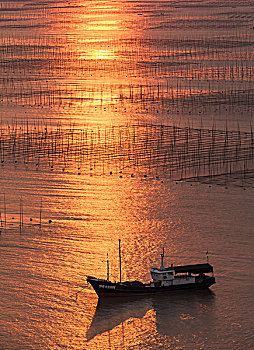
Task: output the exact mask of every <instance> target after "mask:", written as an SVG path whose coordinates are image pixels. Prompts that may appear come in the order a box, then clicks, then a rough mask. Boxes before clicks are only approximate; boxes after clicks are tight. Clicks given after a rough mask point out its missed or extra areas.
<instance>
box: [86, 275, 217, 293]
mask: <svg viewBox="0 0 254 350" xmlns="http://www.w3.org/2000/svg"><path fill="white" fill-rule="evenodd" d="M87 281H88V282H89V283H90V284H91V285H92V286H93V288H94V290H95V292H96V293H97V295H98V296H99V297H115V296H117V297H118V296H119V297H123V296H132V295H147V294H157V293H165V292H171V291H179V290H188V289H202V288H209V287H210V286H212V285H213V284H214V283H215V278H214V277H207V278H205V279H204V280H203V281H201V282H196V283H187V284H181V285H171V286H166V287H153V286H150V285H148V284H140V285H130V284H128V285H126V284H125V283H113V282H109V281H106V280H99V279H97V278H94V277H88V278H87Z"/></svg>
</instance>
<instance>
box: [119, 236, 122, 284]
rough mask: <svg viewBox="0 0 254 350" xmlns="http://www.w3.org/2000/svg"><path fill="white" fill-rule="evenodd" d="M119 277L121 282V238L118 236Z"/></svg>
mask: <svg viewBox="0 0 254 350" xmlns="http://www.w3.org/2000/svg"><path fill="white" fill-rule="evenodd" d="M119 277H120V283H121V282H122V259H121V239H120V238H119Z"/></svg>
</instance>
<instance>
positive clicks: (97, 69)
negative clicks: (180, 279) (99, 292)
mask: <svg viewBox="0 0 254 350" xmlns="http://www.w3.org/2000/svg"><path fill="white" fill-rule="evenodd" d="M253 19H254V9H253V4H252V2H251V1H244V2H240V3H239V1H238V2H237V1H234V0H230V1H208V0H204V1H180V0H176V1H124V0H119V1H99V2H98V1H88V0H87V1H84V0H83V1H82V0H75V1H69V2H68V3H66V2H65V1H62V2H61V1H53V0H48V1H46V0H43V1H30V0H27V1H14V0H13V1H11V0H10V1H2V2H1V4H0V115H1V144H0V146H1V147H0V159H1V164H0V186H1V189H0V232H1V234H0V280H1V284H0V349H1V350H29V349H35V350H37V349H38V350H40V349H42V350H44V349H49V350H51V349H56V350H62V349H74V350H79V349H91V350H92V349H94V350H96V349H123V350H125V349H126V350H127V349H128V350H130V349H140V350H141V349H151V350H153V349H154V350H157V349H161V350H164V349H171V350H176V349H178V350H179V349H186V350H196V349H211V350H231V349H232V350H238V349H242V350H252V349H253V348H254V335H253V334H254V321H253V314H254V306H253V305H254V282H253V276H254V254H253V253H254V238H253V237H254V235H253V234H254V232H253V227H254V219H253V213H254V201H253V198H254V181H253V178H254V177H253V162H252V163H251V160H250V161H248V162H247V161H243V162H242V163H240V165H239V167H240V168H238V170H239V171H238V172H237V173H235V174H234V178H235V179H236V181H235V182H234V181H233V180H232V178H233V175H232V174H231V173H230V175H229V174H226V175H225V174H222V175H221V176H220V177H218V178H216V179H215V180H213V181H210V180H211V179H210V178H209V176H208V180H207V181H173V180H172V178H171V177H170V175H169V174H170V172H169V171H168V172H167V171H165V169H164V168H163V166H162V165H161V163H160V164H159V165H158V167H155V166H154V164H153V163H152V160H151V159H152V158H151V156H150V158H149V159H150V161H149V164H148V165H147V164H146V165H145V166H144V163H142V160H140V163H139V164H135V166H134V165H133V166H132V167H131V168H128V167H127V166H126V163H125V165H124V164H123V159H122V158H123V157H121V147H123V144H125V145H126V142H127V141H126V140H123V133H121V132H120V131H118V130H121V126H123V125H125V127H126V125H127V126H128V125H134V124H135V128H136V129H135V132H136V133H139V132H141V129H139V127H140V126H141V125H143V124H153V125H155V124H158V125H161V124H163V125H169V126H170V125H176V126H177V127H179V128H181V127H183V128H184V127H188V128H207V129H209V128H211V130H215V129H218V130H224V132H225V133H226V135H228V134H227V132H228V130H236V131H238V132H239V135H240V134H241V133H242V134H241V135H244V132H248V133H250V135H252V128H251V126H250V125H251V122H252V118H253V117H252V116H253V112H254V95H253V91H254V76H252V73H253V68H254V61H253V47H254V46H253V44H254V37H253V36H254V31H253ZM70 125H71V127H72V128H74V127H75V128H79V129H80V128H82V129H83V128H84V130H88V129H86V128H90V129H89V130H91V128H93V130H92V131H91V135H92V132H94V134H96V137H97V138H98V137H101V138H102V136H101V135H104V136H103V137H105V140H106V137H111V139H112V140H113V141H112V143H111V147H113V146H112V145H117V146H116V147H118V148H117V151H116V150H115V149H113V148H112V149H110V150H108V152H109V153H110V152H111V153H110V154H111V156H112V154H113V156H114V155H115V160H114V163H113V164H111V163H109V165H107V168H105V169H104V166H105V167H106V165H105V164H106V160H105V159H106V158H105V159H104V160H103V162H102V160H101V158H100V157H99V156H96V154H94V155H93V154H92V155H93V156H94V159H95V160H94V161H93V158H92V156H91V154H90V155H89V162H90V163H89V168H90V170H89V171H85V169H84V167H83V163H82V160H81V159H82V158H78V157H77V156H76V153H75V155H72V156H71V159H69V160H68V161H67V160H66V159H65V158H64V159H63V160H61V162H62V163H61V165H59V164H58V163H57V160H56V158H59V159H60V158H61V157H63V155H61V154H58V153H57V152H58V151H57V150H59V148H57V147H59V145H58V146H56V141H54V142H53V141H52V140H53V138H51V136H50V135H52V134H50V132H52V133H53V131H54V130H56V129H57V130H58V131H59V130H60V129H61V130H64V128H69V127H70ZM74 125H75V126H74ZM114 127H118V128H120V129H116V130H117V132H115V133H114V134H113V133H112V134H109V131H108V130H111V132H112V130H114ZM105 128H111V129H105ZM112 128H113V129H112ZM17 130H23V131H24V135H25V136H24V139H23V141H22V142H24V143H23V145H24V148H23V149H21V148H22V142H21V143H19V146H17V144H18V143H16V142H13V144H12V147H9V148H8V149H6V148H5V145H6V143H5V142H6V141H5V140H7V139H8V137H10V135H12V137H13V135H14V132H15V133H16V132H17ZM31 130H36V133H37V131H38V134H36V135H37V136H35V131H34V133H32V131H31ZM42 130H43V132H44V134H43V135H44V136H40V135H42V133H41V134H40V132H42ZM45 130H46V132H45ZM102 130H107V132H105V133H104V134H103V132H102ZM125 130H126V129H125ZM128 130H131V131H132V133H133V128H131V127H130V129H128ZM149 130H150V129H149ZM61 132H62V131H61ZM15 135H16V134H15ZM84 135H85V131H84ZM112 135H114V136H112ZM124 135H126V134H124ZM131 135H132V136H131V137H130V140H129V141H130V142H129V143H128V147H129V148H128V149H129V150H132V151H130V153H128V154H129V155H130V156H129V157H131V155H135V154H136V158H135V162H137V158H138V156H137V154H138V153H137V152H138V151H137V148H135V149H134V148H133V149H132V146H133V144H134V143H135V142H134V141H135V140H136V138H137V136H136V135H135V133H134V134H131ZM147 135H148V134H147ZM188 135H191V133H190V134H188ZM40 137H41V138H40ZM43 137H44V138H46V137H48V138H49V140H51V141H52V145H51V146H50V147H51V148H50V150H49V151H48V158H47V157H46V155H45V154H46V152H45V153H44V154H43V156H42V155H37V153H36V147H39V144H40V142H41V139H42V138H43ZM89 137H90V136H89ZM124 137H125V136H124ZM147 137H151V135H148V136H147ZM188 137H191V136H188ZM115 139H117V140H115ZM3 140H4V141H3ZM24 140H25V141H24ZM54 140H55V139H54ZM61 140H62V139H61ZM64 140H65V141H66V139H64ZM89 140H90V142H91V143H93V142H95V141H94V140H95V137H93V136H91V137H90V138H89ZM239 140H240V141H241V137H240V136H239ZM190 141H191V140H189V139H188V142H186V140H185V145H186V144H187V143H190V144H191V142H190ZM240 141H239V142H240ZM61 142H63V141H61ZM68 142H69V138H68ZM124 142H125V143H124ZM202 142H203V147H204V148H205V142H206V141H205V139H202ZM240 143H241V142H240ZM108 144H109V143H107V142H106V141H105V150H104V151H105V154H106V153H107V145H108ZM147 145H149V146H146V147H147V148H144V149H145V150H146V151H144V152H143V153H142V154H143V155H147V157H148V154H150V155H151V153H152V149H149V147H152V145H153V143H152V142H150V143H148V142H147ZM155 145H156V147H157V148H156V149H158V150H161V148H162V146H161V145H160V144H159V141H158V139H155V141H154V147H155ZM17 147H19V149H18V152H19V157H18V158H17V157H16V156H15V154H16V153H15V152H16V151H17ZM72 147H74V146H73V144H72ZM78 147H81V146H80V145H79V144H77V145H76V148H77V149H79V148H78ZM135 147H136V146H135ZM89 149H90V150H92V148H89ZM189 149H190V148H188V150H189ZM54 152H55V158H54V159H53V157H52V154H53V153H54ZM84 152H85V151H84ZM87 152H88V151H87ZM114 152H115V153H114ZM131 152H132V153H131ZM135 152H136V153H135ZM158 152H159V151H158ZM70 153H71V148H70ZM71 154H72V153H71ZM82 154H83V153H82ZM209 154H210V153H209ZM85 155H87V156H88V154H86V153H84V154H83V157H85ZM180 156H181V154H180V153H179V157H180ZM209 159H210V158H209ZM216 159H217V158H216ZM218 159H220V160H219V161H218V164H219V165H218V164H217V163H216V165H214V168H213V171H215V168H216V167H217V168H216V169H217V171H219V170H218V169H219V167H220V166H221V164H222V163H223V161H225V159H226V158H225V155H224V158H223V152H221V153H220V152H218ZM223 159H224V160H223ZM125 162H126V160H125ZM63 164H64V165H63ZM151 164H152V165H153V166H154V168H152V166H151ZM184 164H185V163H184ZM186 164H187V163H186ZM186 164H185V166H187V165H186ZM110 166H112V169H111V173H110V172H109V170H110ZM98 167H100V169H103V172H102V173H100V174H99V173H98V172H97V170H96V169H98ZM150 167H151V169H150ZM183 167H184V165H182V170H181V171H182V174H183V173H184V170H183ZM199 167H200V165H199ZM241 167H242V168H241ZM120 169H122V170H121V171H119V170H120ZM195 169H196V168H195ZM210 169H211V168H210V167H209V174H208V175H210ZM230 169H231V168H230ZM204 172H205V169H204ZM131 174H132V176H131ZM144 174H145V176H144ZM239 174H240V175H239ZM22 213H23V215H22ZM40 216H41V219H40ZM40 226H41V227H40ZM119 238H121V241H122V260H123V261H122V274H123V279H126V280H135V279H137V280H141V281H143V282H147V281H149V280H150V275H149V269H150V267H152V266H156V265H157V266H159V264H160V253H161V251H162V248H163V247H164V248H165V255H166V258H165V259H166V264H167V265H170V264H171V263H174V264H191V263H202V262H206V251H207V249H208V251H209V252H210V254H209V262H210V263H211V264H212V265H213V266H214V272H215V277H216V284H215V285H214V286H212V287H211V289H210V291H196V292H191V293H188V292H180V293H171V294H166V295H160V296H151V297H141V298H134V299H128V300H126V301H125V302H122V301H121V302H119V301H118V302H117V301H112V300H111V301H108V302H107V301H100V302H99V303H98V298H97V296H96V294H95V292H94V291H93V289H92V288H91V287H89V286H87V284H86V275H94V276H98V277H101V278H104V277H106V272H107V271H106V259H107V253H108V254H109V261H110V278H111V279H112V280H118V278H119V277H118V276H119V273H118V239H119Z"/></svg>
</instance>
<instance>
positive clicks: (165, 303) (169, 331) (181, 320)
mask: <svg viewBox="0 0 254 350" xmlns="http://www.w3.org/2000/svg"><path fill="white" fill-rule="evenodd" d="M214 300H215V294H214V293H213V292H212V291H211V290H209V289H208V290H197V291H191V292H188V291H178V292H175V293H174V292H171V293H170V294H166V295H165V294H159V295H152V296H149V297H148V296H139V297H128V298H126V297H125V298H120V297H117V298H106V299H99V300H98V303H97V307H96V311H95V314H94V317H93V320H92V323H91V325H90V327H89V329H88V331H87V341H90V340H91V339H92V338H94V337H95V336H97V335H99V334H102V333H104V332H109V331H111V330H113V329H114V328H115V327H116V326H118V325H120V324H121V323H123V322H125V321H127V320H128V319H130V318H139V319H142V318H143V317H144V316H145V315H146V313H147V312H148V311H149V310H153V311H154V313H155V317H156V327H157V331H158V333H160V334H161V335H167V336H175V335H177V334H179V333H181V332H183V330H184V326H185V324H186V323H188V326H189V325H190V324H191V323H193V322H195V326H198V324H200V327H202V324H203V322H204V320H203V317H202V315H204V314H207V312H209V310H212V309H213V304H214Z"/></svg>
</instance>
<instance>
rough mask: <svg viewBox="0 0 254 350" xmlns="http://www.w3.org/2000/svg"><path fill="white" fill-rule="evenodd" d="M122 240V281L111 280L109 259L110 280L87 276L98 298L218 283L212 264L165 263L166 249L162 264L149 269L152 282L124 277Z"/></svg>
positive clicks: (193, 287) (175, 289) (185, 288)
mask: <svg viewBox="0 0 254 350" xmlns="http://www.w3.org/2000/svg"><path fill="white" fill-rule="evenodd" d="M120 244H121V242H120V240H119V270H120V281H119V282H111V281H110V280H109V265H108V259H107V279H101V278H96V277H92V276H87V282H89V283H90V284H91V285H92V287H93V288H94V290H95V292H96V294H97V295H98V297H99V298H101V297H115V296H119V297H123V296H132V295H144V294H146V295H148V294H155V293H162V292H164V293H165V292H170V291H178V290H188V289H190V290H191V289H200V288H209V287H211V286H212V285H213V284H214V283H216V282H215V277H214V274H213V266H212V265H210V264H209V263H208V259H207V262H206V263H204V264H194V265H181V266H174V265H173V264H171V266H170V267H165V266H164V249H163V252H162V254H161V266H160V267H159V268H158V267H152V268H151V270H150V273H151V277H152V281H150V282H149V283H143V282H141V281H124V282H122V280H121V245H120Z"/></svg>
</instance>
